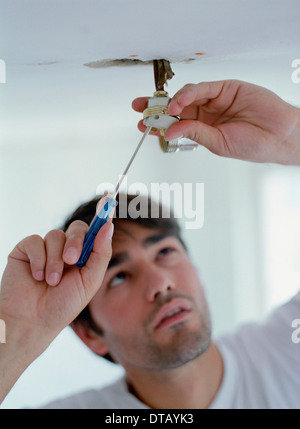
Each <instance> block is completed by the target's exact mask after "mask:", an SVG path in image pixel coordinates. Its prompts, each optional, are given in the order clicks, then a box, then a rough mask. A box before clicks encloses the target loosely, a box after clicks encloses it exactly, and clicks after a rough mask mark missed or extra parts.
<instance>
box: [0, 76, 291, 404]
mask: <svg viewBox="0 0 300 429" xmlns="http://www.w3.org/2000/svg"><path fill="white" fill-rule="evenodd" d="M145 105H146V98H142V99H136V100H135V101H134V103H133V108H134V109H136V110H137V111H142V110H143V108H144V107H145ZM169 113H170V114H172V115H178V114H180V115H181V118H182V120H181V121H180V122H179V123H177V124H175V125H173V126H171V127H170V128H169V129H168V131H167V134H166V136H165V138H166V139H167V140H168V139H172V138H175V137H178V136H185V137H188V138H191V139H192V140H194V141H197V142H198V143H199V144H202V145H204V146H206V147H207V148H208V149H209V150H211V151H212V152H214V153H216V154H219V155H221V156H230V157H235V158H240V159H247V160H252V161H257V162H278V163H282V164H294V165H300V111H299V109H297V108H295V107H293V106H290V105H289V104H287V103H285V102H284V101H283V100H281V99H280V98H279V97H277V96H276V95H275V94H273V93H272V92H270V91H268V90H265V89H263V88H260V87H257V86H255V85H251V84H247V83H244V82H239V81H222V82H210V83H201V84H198V85H187V86H185V87H184V88H183V89H181V90H180V91H179V92H178V93H177V94H176V95H175V96H174V98H173V99H172V101H171V103H170V105H169ZM139 127H140V129H141V130H143V126H142V124H140V125H139ZM75 217H76V216H75ZM77 219H78V217H77ZM114 223H115V226H116V228H115V233H114V235H113V241H112V248H111V239H112V234H113V224H112V222H111V220H110V221H109V222H108V223H107V224H106V225H105V226H104V227H103V228H102V229H101V230H100V232H99V234H98V235H97V237H96V240H95V244H94V249H93V252H92V253H91V256H90V258H89V260H88V262H87V265H86V266H85V267H83V268H78V267H77V266H75V263H76V261H77V260H78V258H79V255H80V252H81V249H82V244H83V240H84V236H85V234H86V232H87V230H88V226H87V224H86V223H85V222H83V221H81V220H75V221H73V222H71V223H70V225H69V226H68V228H67V230H66V232H63V231H60V230H55V231H50V232H49V233H48V234H47V235H46V237H45V238H44V239H42V238H41V237H38V236H31V237H27V238H26V239H24V240H22V241H21V242H20V243H19V244H18V245H17V246H16V247H15V249H14V250H13V251H12V252H11V254H10V255H9V258H8V264H7V267H6V270H5V272H4V275H3V279H2V289H1V295H0V318H1V319H3V320H5V322H6V325H7V339H8V341H7V344H6V345H5V346H4V347H3V346H1V355H0V371H1V372H0V374H1V387H0V391H1V398H2V399H3V398H4V397H5V395H6V394H7V392H8V391H9V390H10V388H11V387H12V386H13V384H14V383H15V381H16V380H17V379H18V377H19V376H20V375H21V373H22V372H23V371H24V370H25V368H26V367H27V366H28V365H29V364H30V363H31V362H32V361H33V360H34V359H35V358H36V357H37V356H39V355H40V354H41V353H42V352H43V351H44V350H45V348H46V347H47V346H48V345H49V344H50V342H51V341H52V340H53V339H54V338H55V336H56V335H57V334H58V333H59V332H60V331H61V330H62V329H63V328H64V327H65V326H67V325H68V324H70V323H72V322H73V323H72V326H73V328H74V329H75V331H76V332H77V334H78V335H79V336H80V338H81V339H82V340H83V341H84V342H85V343H86V344H87V345H88V346H89V347H90V348H91V349H92V350H93V351H94V352H95V353H97V354H99V355H107V354H109V356H110V357H111V358H112V359H113V360H115V361H117V362H118V363H120V364H121V365H122V366H123V367H124V369H125V372H126V378H125V379H123V380H121V381H118V382H117V383H116V384H115V385H113V386H110V387H108V388H105V389H104V390H102V391H100V392H99V391H98V392H97V391H95V392H86V393H83V394H80V395H76V396H75V397H71V398H68V399H66V400H63V401H62V402H59V403H54V404H52V405H50V408H63V407H68V408H80V407H81V408H148V407H150V408H209V407H211V408H297V407H299V390H298V389H299V384H300V380H299V369H300V368H299V351H298V349H297V348H296V347H297V345H296V344H294V343H293V342H292V341H291V321H292V320H293V319H296V318H298V317H299V312H300V309H299V308H300V294H298V295H297V296H296V297H295V298H294V299H293V300H292V301H291V302H290V303H288V304H286V305H284V306H282V307H281V308H279V309H278V310H276V311H275V312H274V314H273V315H272V316H271V317H270V318H269V319H268V320H267V321H266V322H265V323H264V324H262V325H261V326H258V325H251V326H246V327H244V328H242V330H241V331H239V332H237V333H236V334H234V335H231V336H229V337H224V338H222V339H220V340H218V341H217V342H212V341H211V337H210V335H211V332H210V331H211V327H210V316H209V310H208V307H207V303H206V299H205V295H204V292H203V287H202V284H201V281H200V280H199V278H198V276H197V273H196V270H195V268H194V267H193V264H192V263H191V261H190V259H189V257H188V254H187V252H186V250H185V246H184V243H183V242H182V240H181V238H180V233H179V231H178V230H177V228H176V226H174V224H173V222H172V220H170V223H169V226H166V225H165V227H164V226H162V225H161V224H160V223H159V222H158V223H151V222H150V223H149V224H148V225H145V224H144V225H142V224H141V223H136V222H134V221H132V220H130V219H127V220H121V219H116V220H115V221H114ZM109 263H110V264H109ZM108 264H109V267H108V269H107V266H108ZM100 286H101V287H100ZM87 305H88V307H87ZM78 314H80V315H79V317H77V316H78ZM100 376H101V375H99V377H100Z"/></svg>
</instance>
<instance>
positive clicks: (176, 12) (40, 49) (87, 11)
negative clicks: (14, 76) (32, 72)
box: [0, 0, 300, 67]
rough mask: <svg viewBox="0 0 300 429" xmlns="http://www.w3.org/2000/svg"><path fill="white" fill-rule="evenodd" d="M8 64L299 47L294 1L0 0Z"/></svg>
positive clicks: (173, 56)
mask: <svg viewBox="0 0 300 429" xmlns="http://www.w3.org/2000/svg"><path fill="white" fill-rule="evenodd" d="M0 4H1V56H2V57H3V59H5V61H7V63H8V64H10V65H16V66H20V65H27V66H30V65H33V64H37V65H47V64H54V63H55V64H57V67H59V66H60V64H62V63H68V64H70V63H72V64H74V65H78V64H84V63H88V62H90V61H95V60H100V59H106V58H125V57H128V56H130V55H138V58H140V59H155V58H166V59H170V60H172V61H176V60H178V59H179V60H180V59H184V58H193V57H195V53H199V52H203V53H205V54H206V55H207V56H223V55H228V54H229V55H232V54H244V53H247V52H257V51H260V52H261V51H264V52H265V53H268V51H269V50H272V51H276V50H277V51H278V50H282V49H284V48H286V47H291V46H295V47H297V48H298V46H299V40H300V30H299V27H300V26H299V18H300V7H299V1H298V0H205V1H203V0H184V1H182V0H171V1H166V0H165V1H164V0H151V1H141V0H75V1H74V0H63V1H62V0H51V1H50V0H39V1H36V0H21V1H20V0H10V1H9V2H8V1H6V0H2V1H1V2H0Z"/></svg>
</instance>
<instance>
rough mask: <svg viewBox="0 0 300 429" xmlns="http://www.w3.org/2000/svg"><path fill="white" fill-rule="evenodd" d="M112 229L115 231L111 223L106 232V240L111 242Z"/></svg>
mask: <svg viewBox="0 0 300 429" xmlns="http://www.w3.org/2000/svg"><path fill="white" fill-rule="evenodd" d="M114 229H115V226H114V224H113V223H112V222H111V224H110V228H109V230H108V232H107V238H108V240H112V236H113V235H114Z"/></svg>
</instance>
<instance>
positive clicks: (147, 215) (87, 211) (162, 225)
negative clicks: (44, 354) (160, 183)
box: [61, 194, 186, 362]
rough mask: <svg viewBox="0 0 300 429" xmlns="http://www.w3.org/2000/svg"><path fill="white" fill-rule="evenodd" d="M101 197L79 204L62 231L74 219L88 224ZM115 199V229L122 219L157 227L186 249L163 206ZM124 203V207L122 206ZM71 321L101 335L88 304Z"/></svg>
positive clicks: (141, 199)
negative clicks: (82, 324) (132, 204)
mask: <svg viewBox="0 0 300 429" xmlns="http://www.w3.org/2000/svg"><path fill="white" fill-rule="evenodd" d="M101 198H102V196H97V197H95V198H93V199H92V200H90V201H88V202H86V203H83V204H81V205H80V206H79V207H78V208H77V209H76V210H75V211H74V213H73V214H72V215H70V216H69V217H68V218H67V220H66V221H65V223H64V224H63V225H62V227H61V229H62V230H63V231H66V230H67V229H68V227H69V226H70V224H71V223H72V222H74V221H75V220H82V221H83V222H85V223H87V224H90V223H91V221H92V219H93V217H94V216H95V213H96V208H97V204H98V202H99V200H100V199H101ZM134 199H138V200H136V201H138V203H137V205H136V209H137V210H136V211H135V213H134V216H130V213H131V212H134V210H129V207H130V204H131V202H132V201H133V200H134ZM116 200H117V201H118V203H119V204H118V205H117V207H116V210H115V214H114V221H113V223H114V227H115V230H117V229H118V225H120V223H122V222H124V221H128V222H132V223H135V224H137V225H139V226H141V227H144V228H151V229H159V230H161V231H162V232H163V233H166V235H167V236H168V235H169V236H173V237H175V238H177V239H178V240H179V242H180V243H181V244H182V246H183V247H184V249H185V250H186V245H185V243H184V241H183V240H182V237H181V231H180V226H179V224H178V222H177V221H176V219H175V218H174V214H173V213H172V212H171V211H168V214H169V217H165V213H164V210H165V209H164V207H163V206H162V205H161V204H158V203H154V204H153V201H152V200H151V199H150V198H147V197H144V196H137V195H130V194H128V195H126V194H121V195H120V194H119V195H118V196H117V198H116ZM124 203H125V205H126V207H124ZM141 204H143V207H144V208H145V207H146V208H147V210H146V212H144V213H143V210H139V208H138V206H139V205H141ZM153 206H155V207H156V210H155V217H151V213H152V208H153ZM140 208H141V207H140ZM124 214H125V216H124ZM72 323H73V324H77V323H78V324H79V323H84V324H86V325H87V326H88V327H89V328H90V329H91V330H92V331H94V332H95V333H97V334H99V335H103V332H102V330H101V328H100V327H99V326H97V325H96V324H95V322H94V320H93V319H92V317H91V314H90V311H89V307H88V305H87V306H86V307H85V308H84V309H83V310H82V311H81V313H79V315H78V316H77V317H76V318H75V319H74V320H73V322H72ZM103 357H104V358H105V359H108V360H109V361H111V362H114V360H113V358H112V357H111V356H110V355H109V354H106V355H105V356H103Z"/></svg>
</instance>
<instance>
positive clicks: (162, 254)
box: [158, 247, 175, 258]
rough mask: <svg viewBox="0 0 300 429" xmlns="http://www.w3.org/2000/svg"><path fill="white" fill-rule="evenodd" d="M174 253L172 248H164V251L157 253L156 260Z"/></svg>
mask: <svg viewBox="0 0 300 429" xmlns="http://www.w3.org/2000/svg"><path fill="white" fill-rule="evenodd" d="M173 252H175V249H174V248H173V247H165V248H164V249H162V250H160V251H159V253H158V258H162V257H164V256H166V255H169V254H170V253H173Z"/></svg>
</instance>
